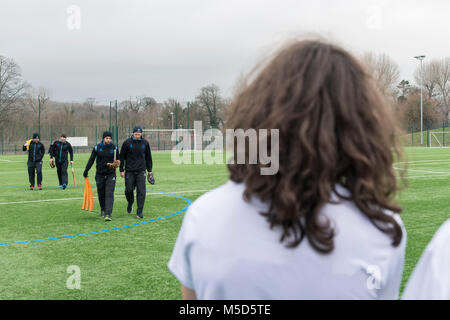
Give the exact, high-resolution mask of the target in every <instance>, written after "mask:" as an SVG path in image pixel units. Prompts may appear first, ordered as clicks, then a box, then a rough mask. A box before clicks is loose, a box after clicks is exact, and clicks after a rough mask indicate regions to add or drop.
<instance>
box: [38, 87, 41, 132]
mask: <svg viewBox="0 0 450 320" xmlns="http://www.w3.org/2000/svg"><path fill="white" fill-rule="evenodd" d="M38 106H39V111H38V133H39V137H41V97H40V96H38Z"/></svg>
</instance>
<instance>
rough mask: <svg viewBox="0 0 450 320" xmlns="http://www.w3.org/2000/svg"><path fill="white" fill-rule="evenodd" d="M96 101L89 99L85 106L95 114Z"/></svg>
mask: <svg viewBox="0 0 450 320" xmlns="http://www.w3.org/2000/svg"><path fill="white" fill-rule="evenodd" d="M95 101H96V99H95V98H87V99H86V100H85V101H84V105H85V106H87V108H88V110H89V111H90V112H95V110H94V106H95Z"/></svg>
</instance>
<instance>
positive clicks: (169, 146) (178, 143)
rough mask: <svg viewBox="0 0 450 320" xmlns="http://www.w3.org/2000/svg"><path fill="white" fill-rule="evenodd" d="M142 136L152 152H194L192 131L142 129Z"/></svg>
mask: <svg viewBox="0 0 450 320" xmlns="http://www.w3.org/2000/svg"><path fill="white" fill-rule="evenodd" d="M143 134H144V138H145V139H146V140H147V141H148V142H149V143H150V148H151V149H152V150H162V151H164V150H173V149H174V148H178V149H181V150H196V146H197V141H196V134H195V130H194V129H144V130H143Z"/></svg>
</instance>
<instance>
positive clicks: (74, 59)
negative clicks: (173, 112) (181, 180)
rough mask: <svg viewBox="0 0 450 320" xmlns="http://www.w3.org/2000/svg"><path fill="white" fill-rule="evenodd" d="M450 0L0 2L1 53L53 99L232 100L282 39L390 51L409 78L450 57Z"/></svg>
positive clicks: (1, 0)
mask: <svg viewBox="0 0 450 320" xmlns="http://www.w3.org/2000/svg"><path fill="white" fill-rule="evenodd" d="M449 16H450V1H447V0H432V1H416V0H396V1H383V0H367V1H364V0H346V1H345V0H341V1H339V0H320V1H318V0H314V1H311V0H309V1H303V0H158V1H156V0H70V1H66V0H53V1H50V0H39V1H36V0H0V55H3V56H6V57H9V58H13V59H14V60H15V61H16V62H17V63H18V64H19V65H20V67H21V68H22V75H23V77H24V79H25V80H27V81H28V82H29V83H31V84H32V85H33V86H34V87H36V88H37V87H41V86H43V87H47V88H49V89H50V91H51V98H52V100H60V101H84V100H85V99H86V98H88V97H94V98H96V99H97V100H98V101H105V102H106V101H109V100H112V99H118V100H121V99H125V98H129V97H130V96H131V97H136V96H142V95H145V96H151V97H154V98H155V99H156V100H158V101H162V100H164V99H167V98H171V97H172V98H177V99H180V100H183V101H186V100H190V99H193V98H194V97H195V95H196V94H197V93H198V91H199V89H200V88H201V87H202V86H205V85H208V84H210V83H216V84H217V85H219V86H220V87H221V89H222V91H223V93H224V95H230V94H231V92H232V88H233V86H234V84H235V82H236V79H237V78H238V77H239V75H240V74H241V73H243V72H244V73H245V72H247V71H248V70H249V69H251V68H252V67H253V66H254V64H255V63H256V62H258V61H260V60H261V58H263V57H264V56H266V55H267V54H268V53H269V52H271V51H273V50H274V48H277V47H279V46H280V44H282V43H284V42H285V41H286V40H288V39H291V38H292V37H295V36H298V35H302V34H304V33H311V32H313V33H318V34H321V35H323V36H325V37H327V38H329V39H332V40H334V41H335V42H338V43H340V44H341V45H343V46H344V47H346V48H347V49H350V50H351V51H353V52H354V53H362V52H365V51H374V52H379V53H387V54H389V56H391V58H393V59H394V60H395V61H396V62H397V63H398V65H399V67H400V69H401V75H402V78H405V79H410V80H412V73H413V71H414V69H415V68H416V67H417V66H418V61H417V60H415V59H414V58H413V56H415V55H419V54H426V55H427V58H426V59H433V58H441V57H448V56H450V19H449Z"/></svg>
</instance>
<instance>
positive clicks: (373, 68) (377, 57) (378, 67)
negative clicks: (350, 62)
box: [362, 52, 400, 100]
mask: <svg viewBox="0 0 450 320" xmlns="http://www.w3.org/2000/svg"><path fill="white" fill-rule="evenodd" d="M362 61H363V62H364V63H365V64H366V65H367V67H368V68H369V71H370V72H371V73H372V77H373V78H374V80H375V82H376V85H377V87H378V89H379V90H380V92H381V94H383V95H384V96H385V97H386V98H388V99H392V100H393V99H394V98H395V97H396V95H397V87H396V84H397V83H398V79H399V77H400V69H399V67H398V65H397V63H396V62H395V61H394V60H392V59H391V58H390V57H389V56H388V55H387V54H385V53H381V54H375V53H373V52H366V53H365V54H364V55H363V56H362Z"/></svg>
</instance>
